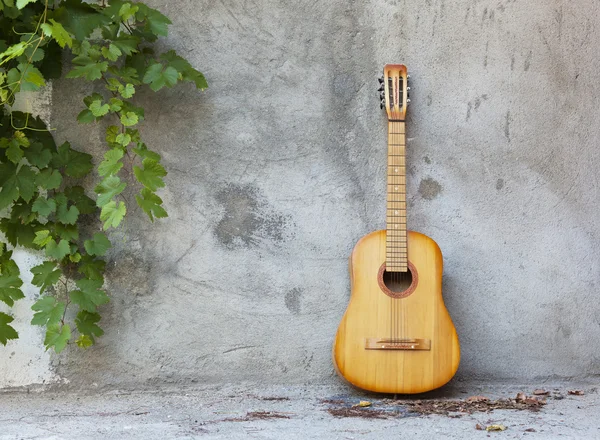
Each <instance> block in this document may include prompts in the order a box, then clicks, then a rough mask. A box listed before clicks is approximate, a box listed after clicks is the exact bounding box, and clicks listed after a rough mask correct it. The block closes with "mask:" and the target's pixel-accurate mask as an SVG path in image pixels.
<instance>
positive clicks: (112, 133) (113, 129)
mask: <svg viewBox="0 0 600 440" xmlns="http://www.w3.org/2000/svg"><path fill="white" fill-rule="evenodd" d="M118 135H119V127H117V126H116V125H109V126H108V127H107V128H106V142H108V143H110V144H113V143H115V142H117V136H118Z"/></svg>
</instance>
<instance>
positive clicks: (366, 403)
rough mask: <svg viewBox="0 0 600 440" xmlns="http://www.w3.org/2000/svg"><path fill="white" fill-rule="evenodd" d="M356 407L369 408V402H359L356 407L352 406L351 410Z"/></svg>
mask: <svg viewBox="0 0 600 440" xmlns="http://www.w3.org/2000/svg"><path fill="white" fill-rule="evenodd" d="M357 406H359V407H361V408H364V407H365V406H371V402H369V401H368V400H361V401H360V402H358V403H357V404H356V405H352V408H356V407H357Z"/></svg>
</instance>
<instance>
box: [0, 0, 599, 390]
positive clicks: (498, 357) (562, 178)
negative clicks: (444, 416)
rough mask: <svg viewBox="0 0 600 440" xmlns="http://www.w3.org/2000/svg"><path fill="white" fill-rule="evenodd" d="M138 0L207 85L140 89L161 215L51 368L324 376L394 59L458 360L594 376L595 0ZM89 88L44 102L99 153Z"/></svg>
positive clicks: (420, 209)
mask: <svg viewBox="0 0 600 440" xmlns="http://www.w3.org/2000/svg"><path fill="white" fill-rule="evenodd" d="M149 3H150V4H153V5H154V6H156V7H158V8H159V9H161V10H162V11H164V12H165V13H166V14H167V15H169V16H170V17H171V18H172V19H173V22H174V24H173V26H172V27H171V34H170V36H169V38H167V39H165V40H163V42H162V46H163V47H164V48H165V49H166V48H171V47H173V48H175V49H177V50H178V51H179V52H181V53H182V54H183V55H184V56H186V57H188V58H189V59H190V60H191V62H192V64H193V65H194V66H195V67H197V68H198V69H200V70H202V71H203V72H204V73H205V74H206V76H207V78H208V81H209V83H210V89H209V90H207V91H206V92H204V93H200V92H196V91H194V90H192V89H191V88H188V87H183V88H177V89H175V90H164V91H161V92H160V93H158V94H157V95H155V94H151V93H148V94H145V95H144V94H140V96H138V99H139V100H140V102H142V103H143V104H144V105H145V106H147V119H146V121H145V122H144V124H143V127H142V132H143V134H144V136H145V138H146V140H147V143H148V144H149V145H151V146H152V147H153V148H155V149H157V150H159V151H160V152H161V153H162V155H163V157H164V162H165V165H166V167H167V169H168V170H169V171H170V174H169V176H168V178H167V189H166V190H165V191H163V193H162V195H163V196H164V199H165V200H166V204H167V207H168V210H169V213H170V217H169V218H168V219H166V220H164V221H159V222H157V223H155V224H149V223H148V222H147V221H146V220H145V219H144V218H143V216H142V215H140V213H139V212H137V213H135V214H134V215H133V216H132V218H131V220H130V222H129V223H128V226H127V227H126V228H124V229H122V230H120V231H118V232H115V233H113V235H112V238H113V239H114V240H115V242H116V247H115V249H114V252H113V253H112V254H111V256H110V258H111V262H110V264H109V268H110V269H109V273H108V277H107V278H108V287H109V289H110V291H111V293H112V302H111V303H110V305H108V306H107V307H105V308H104V317H105V318H104V320H103V324H104V328H105V329H106V336H105V337H103V338H102V339H101V342H100V344H99V345H98V346H96V347H94V348H93V349H91V350H89V351H86V352H82V351H78V350H71V351H67V352H66V353H65V354H64V355H62V356H61V357H59V358H55V360H53V361H52V362H50V363H47V364H44V365H42V366H43V367H44V368H46V369H48V371H49V372H52V374H55V375H56V376H54V377H58V378H62V379H65V380H69V381H71V383H73V384H81V385H91V384H94V383H96V384H99V385H105V384H113V385H114V384H116V385H119V384H121V385H122V384H135V383H152V382H155V381H156V382H158V381H171V382H182V383H187V382H189V381H198V382H229V381H239V380H256V381H261V382H303V381H336V380H338V379H337V378H336V377H335V375H334V372H333V368H332V365H331V361H330V348H331V342H332V339H333V336H334V333H335V330H336V328H337V325H338V321H339V319H340V318H341V315H342V313H343V311H344V308H345V306H346V304H347V301H348V298H349V280H348V275H347V258H348V255H349V254H350V251H351V249H352V247H353V245H354V243H355V242H356V241H357V240H358V239H359V238H360V237H361V236H362V235H364V234H366V233H368V232H369V231H371V230H375V229H381V228H383V227H384V215H385V205H384V203H385V160H386V159H385V154H386V153H385V149H386V148H385V146H386V138H385V127H386V125H385V118H384V116H383V114H382V111H380V110H379V107H378V97H377V92H376V91H375V89H376V87H377V84H376V77H377V76H378V75H379V74H380V72H381V69H382V66H383V65H384V64H385V63H386V62H402V63H405V64H406V65H407V66H408V67H409V71H410V73H411V79H412V80H413V84H412V86H413V90H412V92H413V93H412V94H411V98H412V104H411V107H410V108H409V112H410V115H409V119H408V155H409V161H410V165H409V182H408V190H409V193H410V202H409V226H410V227H411V229H414V230H418V231H420V232H423V233H425V234H427V235H429V236H431V237H432V238H434V239H435V240H436V241H437V242H438V243H439V245H440V247H441V249H442V251H443V253H444V262H445V272H444V274H445V283H444V294H445V298H446V302H447V305H448V308H449V310H450V313H451V315H452V316H453V318H454V320H455V324H456V326H457V329H458V332H459V335H460V338H461V343H462V356H463V357H462V363H461V367H460V369H459V373H458V374H459V376H460V377H463V378H471V377H476V378H487V379H494V378H519V379H528V378H529V379H531V378H536V377H548V376H582V375H590V374H600V358H599V357H598V353H600V342H599V341H600V318H599V316H600V313H599V311H600V306H599V305H598V299H597V297H598V283H599V276H600V265H599V257H600V251H599V247H600V246H599V240H600V237H599V230H600V220H599V219H598V215H597V210H598V201H599V197H598V177H597V175H598V172H597V169H598V167H599V165H600V152H599V148H598V144H599V140H600V135H599V132H600V118H599V116H598V114H599V113H598V107H599V105H600V98H599V96H600V93H599V92H600V90H599V89H600V85H599V84H600V81H599V80H600V73H599V72H600V61H599V59H598V52H597V51H598V44H599V43H600V4H599V3H598V2H596V1H592V0H582V1H579V2H569V1H547V0H546V1H542V0H532V1H527V2H526V1H517V0H501V1H498V0H483V1H471V0H469V1H466V0H464V1H458V0H454V1H453V0H427V1H419V2H414V1H401V0H390V1H383V0H374V1H370V2H360V1H342V0H335V1H322V2H318V1H310V2H309V1H301V2H278V1H254V2H252V1H232V0H223V1H217V2H215V1H208V0H204V1H198V0H173V1H168V2H164V1H163V2H161V1H150V2H149ZM86 91H87V90H86V89H85V85H84V84H83V83H79V82H76V81H72V80H68V81H67V80H62V81H57V82H55V84H54V92H53V103H52V104H53V107H52V108H53V112H52V118H51V120H52V124H53V125H54V126H55V127H56V128H57V129H58V130H57V132H56V135H57V138H58V139H59V140H63V139H71V140H73V143H74V144H75V145H76V146H77V147H80V148H83V149H87V150H95V151H100V150H99V149H100V148H102V147H101V144H100V142H99V139H100V138H101V137H102V136H103V135H102V130H103V128H102V127H96V128H93V127H92V128H91V129H90V127H78V126H75V125H73V121H74V119H75V116H76V115H77V113H78V112H79V110H80V106H81V98H82V97H83V96H84V93H85V92H86ZM40 338H41V337H40ZM40 342H41V339H40ZM0 350H2V351H3V353H6V352H10V351H14V349H11V348H10V347H9V348H7V349H2V348H0ZM43 359H45V358H40V360H37V361H36V362H34V363H37V367H39V363H40V362H48V361H45V360H43ZM3 365H4V366H3V369H4V368H6V369H8V370H9V372H10V369H11V366H10V364H7V365H5V364H3Z"/></svg>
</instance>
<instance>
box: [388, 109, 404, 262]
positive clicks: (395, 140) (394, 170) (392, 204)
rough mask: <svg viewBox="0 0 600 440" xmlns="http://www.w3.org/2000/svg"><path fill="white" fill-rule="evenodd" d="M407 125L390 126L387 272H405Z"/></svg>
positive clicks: (398, 122)
mask: <svg viewBox="0 0 600 440" xmlns="http://www.w3.org/2000/svg"><path fill="white" fill-rule="evenodd" d="M405 127H406V126H405V123H404V121H389V122H388V171H387V217H386V222H387V241H386V260H385V264H386V270H387V271H388V272H406V271H407V270H408V256H407V245H406V142H405V140H406V137H405V133H406V131H405Z"/></svg>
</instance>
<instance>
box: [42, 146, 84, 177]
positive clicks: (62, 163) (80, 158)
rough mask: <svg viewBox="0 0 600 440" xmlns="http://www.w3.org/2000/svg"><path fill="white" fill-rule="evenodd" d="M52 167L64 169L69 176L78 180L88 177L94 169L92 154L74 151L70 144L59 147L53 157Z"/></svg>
mask: <svg viewBox="0 0 600 440" xmlns="http://www.w3.org/2000/svg"><path fill="white" fill-rule="evenodd" d="M52 166H53V167H55V168H64V170H65V174H66V175H67V176H69V177H77V178H79V177H84V176H86V175H87V174H88V173H89V172H90V171H91V170H92V168H93V167H94V166H93V165H92V156H91V155H90V154H87V153H82V152H80V151H76V150H73V149H72V148H71V145H70V144H69V143H68V142H65V143H64V144H62V145H61V146H60V147H58V151H57V152H56V153H55V154H54V156H53V157H52Z"/></svg>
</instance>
